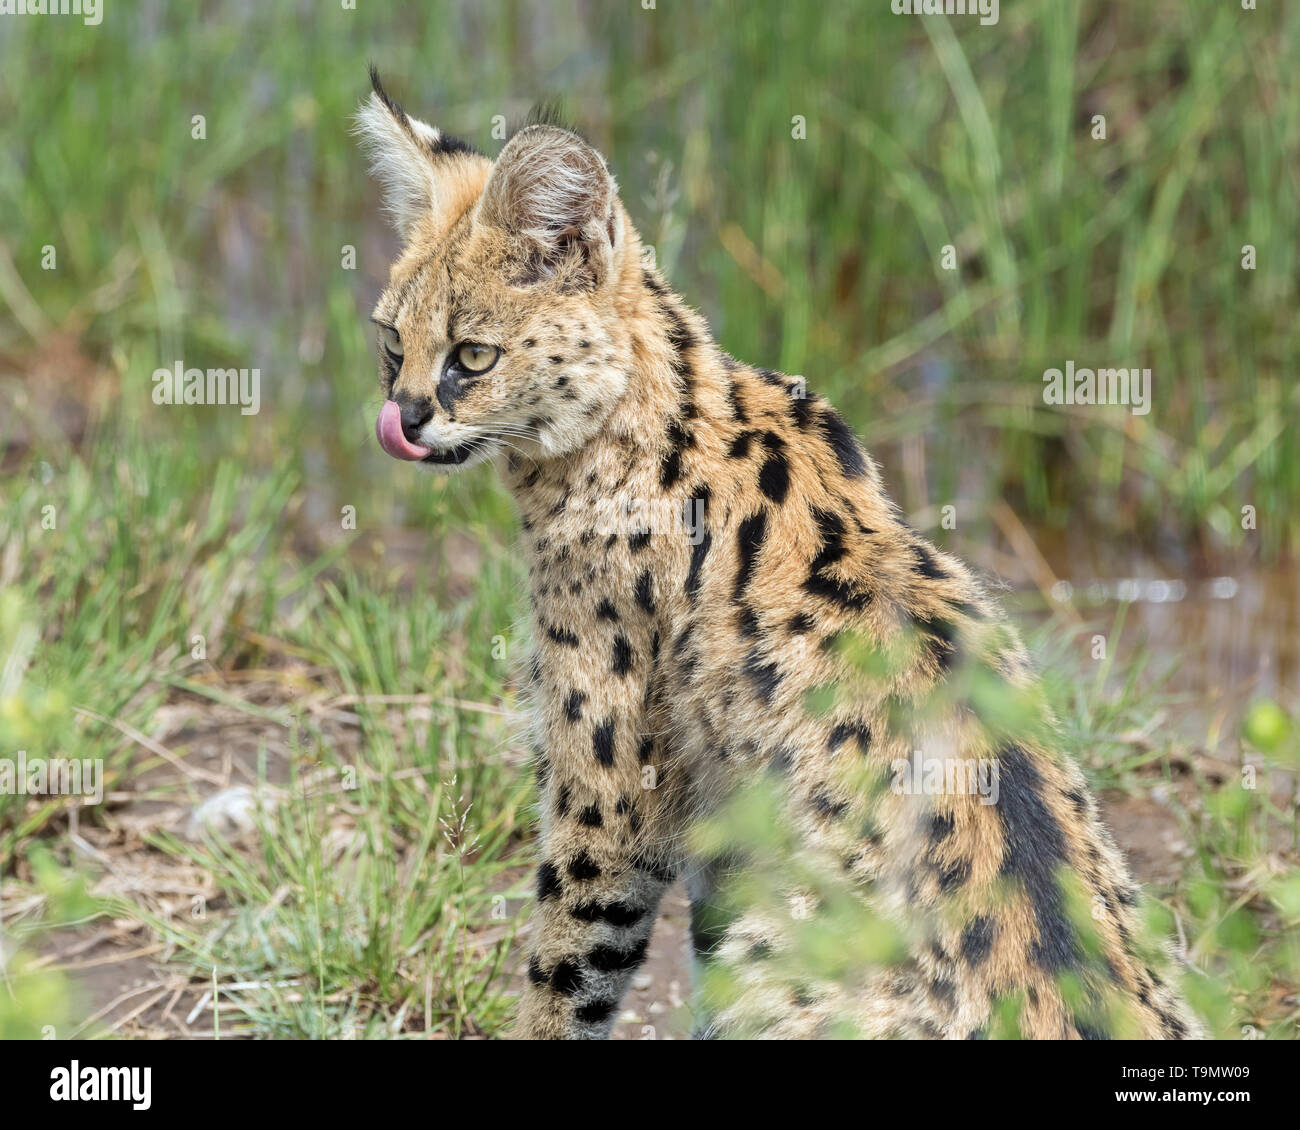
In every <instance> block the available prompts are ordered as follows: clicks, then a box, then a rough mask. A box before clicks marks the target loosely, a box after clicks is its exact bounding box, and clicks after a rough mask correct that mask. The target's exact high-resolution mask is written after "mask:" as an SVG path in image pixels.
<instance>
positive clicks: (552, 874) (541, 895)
mask: <svg viewBox="0 0 1300 1130" xmlns="http://www.w3.org/2000/svg"><path fill="white" fill-rule="evenodd" d="M559 893H560V873H559V872H558V871H556V869H555V864H554V863H543V864H542V865H541V866H540V867H538V868H537V898H538V900H539V901H542V900H545V899H548V898H550V897H551V896H552V895H556V896H558V895H559Z"/></svg>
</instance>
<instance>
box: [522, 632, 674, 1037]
mask: <svg viewBox="0 0 1300 1130" xmlns="http://www.w3.org/2000/svg"><path fill="white" fill-rule="evenodd" d="M543 631H545V628H543ZM589 634H590V636H591V639H589V640H584V641H580V642H576V641H577V636H576V635H575V634H572V633H569V632H560V631H553V632H551V633H549V634H547V635H544V636H542V637H541V640H540V643H539V647H538V655H539V663H538V665H537V668H536V674H537V675H538V676H539V678H538V679H537V684H538V685H537V686H536V688H535V694H536V697H537V706H538V709H539V713H540V717H539V719H538V723H539V726H540V730H541V736H542V739H543V745H544V752H542V753H541V754H540V756H541V758H542V760H541V766H540V772H539V780H540V782H541V790H542V801H541V803H542V842H541V863H540V866H539V867H538V878H537V904H536V907H535V908H534V911H533V917H532V924H531V938H530V943H529V960H528V977H527V984H526V986H525V989H524V996H523V1001H522V1004H521V1008H520V1014H519V1020H518V1024H517V1026H516V1029H515V1033H514V1034H515V1035H516V1036H517V1037H522V1038H526V1039H603V1038H605V1037H606V1036H608V1035H609V1031H610V1029H611V1027H612V1026H613V1023H614V1018H615V1016H616V1015H617V1012H618V1007H619V1002H620V1001H621V1000H622V998H623V994H624V992H625V991H626V989H627V985H628V982H629V980H630V979H631V976H632V973H633V971H634V970H635V969H636V968H637V966H639V965H640V964H641V962H642V961H643V960H644V958H645V952H646V946H647V945H648V943H649V941H650V932H651V929H652V928H653V926H654V920H655V916H656V914H657V912H658V908H659V900H660V897H661V896H662V894H663V891H664V888H665V887H666V886H667V885H668V883H669V882H670V881H671V880H672V877H673V873H674V871H675V870H676V862H675V860H674V859H673V858H671V857H670V856H669V855H668V854H666V850H665V849H663V848H661V846H660V845H666V844H671V843H674V842H676V838H675V837H674V836H672V835H671V834H670V830H669V829H666V828H664V827H662V825H663V823H664V822H665V821H664V818H663V817H661V816H659V815H658V813H659V811H660V808H661V806H660V805H659V804H657V803H656V801H657V799H658V798H657V797H656V795H655V788H656V785H657V782H656V780H655V774H656V773H657V772H658V771H659V770H660V768H661V766H660V756H661V750H660V745H659V743H658V742H656V741H655V740H654V739H653V736H652V735H651V734H650V733H649V725H648V721H647V715H646V709H645V704H646V699H647V695H646V686H647V680H648V679H649V678H650V677H651V667H652V658H651V652H652V651H653V650H654V649H653V645H652V643H651V641H650V633H649V631H646V632H645V633H644V635H642V633H637V632H634V631H633V630H631V629H630V628H627V627H625V626H624V625H622V624H621V623H620V622H618V621H610V620H608V618H606V619H605V620H604V621H600V622H596V623H593V624H592V625H591V627H590V629H589ZM539 635H540V633H539Z"/></svg>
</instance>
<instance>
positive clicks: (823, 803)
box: [808, 789, 849, 820]
mask: <svg viewBox="0 0 1300 1130" xmlns="http://www.w3.org/2000/svg"><path fill="white" fill-rule="evenodd" d="M808 801H809V803H810V804H811V805H812V806H813V808H814V810H815V811H816V812H817V814H818V815H819V816H824V817H826V818H827V819H828V820H835V819H838V818H839V817H841V816H843V815H844V813H845V812H847V811H848V808H849V806H848V805H847V804H845V803H844V802H843V801H838V800H835V799H834V798H833V797H832V796H831V795H830V794H829V793H827V792H826V791H824V790H822V789H818V790H817V792H815V793H813V794H812V796H811V797H809V798H808Z"/></svg>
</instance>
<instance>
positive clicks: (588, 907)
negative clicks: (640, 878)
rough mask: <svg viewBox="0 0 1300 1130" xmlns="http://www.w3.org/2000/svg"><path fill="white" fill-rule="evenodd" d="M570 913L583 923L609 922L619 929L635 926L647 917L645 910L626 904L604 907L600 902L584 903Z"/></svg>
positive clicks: (611, 904) (615, 903) (618, 903)
mask: <svg viewBox="0 0 1300 1130" xmlns="http://www.w3.org/2000/svg"><path fill="white" fill-rule="evenodd" d="M569 913H570V914H571V915H573V917H574V918H577V919H578V920H579V921H582V922H608V923H609V924H610V925H611V926H619V927H627V926H632V925H635V924H636V923H637V922H639V921H641V919H642V918H644V917H645V911H644V910H643V909H640V908H639V907H635V906H630V905H629V904H627V903H625V902H611V903H607V904H606V905H604V906H602V905H601V904H600V903H598V902H583V903H579V904H578V905H577V906H575V907H574V908H573V909H572V910H570V911H569Z"/></svg>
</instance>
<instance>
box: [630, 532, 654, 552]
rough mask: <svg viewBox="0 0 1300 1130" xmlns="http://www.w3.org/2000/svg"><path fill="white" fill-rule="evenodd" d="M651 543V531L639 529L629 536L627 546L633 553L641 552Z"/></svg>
mask: <svg viewBox="0 0 1300 1130" xmlns="http://www.w3.org/2000/svg"><path fill="white" fill-rule="evenodd" d="M649 544H650V531H649V530H638V531H637V532H636V533H634V534H629V535H628V538H627V547H628V549H630V550H631V551H632V552H633V553H639V552H640V551H641V550H643V549H645V547H646V546H647V545H649Z"/></svg>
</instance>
